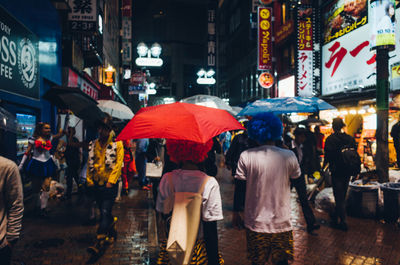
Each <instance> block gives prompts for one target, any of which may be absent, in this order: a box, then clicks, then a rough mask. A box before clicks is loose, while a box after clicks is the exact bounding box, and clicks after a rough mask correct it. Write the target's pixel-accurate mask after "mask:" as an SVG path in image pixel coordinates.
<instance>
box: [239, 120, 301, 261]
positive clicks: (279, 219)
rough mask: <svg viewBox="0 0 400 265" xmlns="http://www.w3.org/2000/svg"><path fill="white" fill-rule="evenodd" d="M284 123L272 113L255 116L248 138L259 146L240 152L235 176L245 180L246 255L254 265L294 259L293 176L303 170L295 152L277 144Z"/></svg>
mask: <svg viewBox="0 0 400 265" xmlns="http://www.w3.org/2000/svg"><path fill="white" fill-rule="evenodd" d="M282 131H283V128H282V122H281V121H280V120H279V119H278V118H277V117H276V116H274V115H273V114H271V113H262V114H259V115H256V116H254V117H253V118H252V119H251V120H250V121H249V124H248V134H249V137H250V138H251V139H253V140H255V141H257V142H258V144H259V146H258V147H255V148H252V149H248V150H246V151H244V152H243V153H242V154H241V155H240V159H239V162H238V167H237V170H236V175H235V178H237V179H240V180H246V182H247V183H246V200H245V210H244V226H245V227H246V237H247V256H248V258H249V259H250V260H251V262H252V264H253V265H263V264H265V262H266V261H267V260H268V258H269V256H271V260H272V263H273V264H279V265H282V264H288V261H289V260H292V259H293V233H292V225H291V223H290V213H291V208H290V179H296V178H298V177H299V176H300V174H301V171H300V167H299V163H298V161H297V158H296V155H295V154H294V153H293V152H292V151H290V150H285V149H282V148H279V147H276V146H275V141H277V140H279V139H281V137H282Z"/></svg>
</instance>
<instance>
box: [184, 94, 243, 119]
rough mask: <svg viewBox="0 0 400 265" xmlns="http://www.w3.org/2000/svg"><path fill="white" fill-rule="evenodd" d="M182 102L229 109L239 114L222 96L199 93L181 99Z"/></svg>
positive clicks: (234, 113)
mask: <svg viewBox="0 0 400 265" xmlns="http://www.w3.org/2000/svg"><path fill="white" fill-rule="evenodd" d="M181 102H185V103H191V104H196V105H201V106H205V107H210V108H214V109H223V110H226V111H228V112H229V113H231V114H232V115H236V114H237V112H236V111H234V110H233V109H232V107H231V106H229V104H228V103H226V102H225V101H223V100H222V99H221V98H219V97H216V96H211V95H201V94H199V95H195V96H191V97H188V98H184V99H182V100H181Z"/></svg>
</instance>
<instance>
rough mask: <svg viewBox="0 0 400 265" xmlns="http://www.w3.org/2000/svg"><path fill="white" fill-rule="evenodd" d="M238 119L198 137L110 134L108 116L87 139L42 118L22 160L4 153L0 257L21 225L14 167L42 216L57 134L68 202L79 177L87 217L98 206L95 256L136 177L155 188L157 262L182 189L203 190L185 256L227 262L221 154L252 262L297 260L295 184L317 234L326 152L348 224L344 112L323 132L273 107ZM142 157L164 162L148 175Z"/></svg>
mask: <svg viewBox="0 0 400 265" xmlns="http://www.w3.org/2000/svg"><path fill="white" fill-rule="evenodd" d="M243 125H244V127H246V128H247V130H244V131H240V132H226V133H224V134H221V135H219V136H216V137H214V138H212V139H210V140H209V141H208V142H207V143H205V144H200V143H194V142H191V141H183V140H168V139H167V140H165V139H135V140H128V141H124V142H121V141H116V140H115V139H116V131H118V129H117V128H116V127H115V126H114V124H113V121H112V118H111V116H109V115H106V116H105V117H104V119H102V120H101V121H100V122H98V123H96V128H97V139H94V140H93V141H88V142H85V141H82V142H81V141H79V140H78V138H77V137H76V136H75V134H76V131H75V128H73V127H66V130H59V133H58V134H56V135H51V133H50V132H51V128H50V125H49V124H47V123H38V124H37V126H36V128H35V132H34V134H33V136H32V138H31V139H30V140H29V145H28V148H27V150H26V152H25V154H24V156H23V159H22V161H21V163H20V164H19V167H16V166H15V165H14V164H13V162H11V161H8V160H6V159H4V158H2V157H0V173H1V174H0V220H2V221H1V222H0V259H1V260H5V261H7V262H8V263H9V262H10V259H11V247H12V245H13V244H14V243H15V241H16V240H17V239H18V235H19V232H20V230H21V219H22V213H23V209H24V208H23V195H22V185H21V177H20V175H19V174H20V173H19V172H24V174H27V175H29V177H30V178H31V181H32V189H33V198H34V202H35V212H36V213H37V216H38V217H40V218H46V217H48V215H49V213H48V211H47V210H46V208H47V204H48V203H47V201H48V199H49V197H50V196H51V194H49V193H50V183H51V180H55V181H58V182H61V180H60V177H59V175H58V172H59V170H60V163H55V161H54V158H53V156H52V154H53V153H55V152H56V151H57V150H54V149H55V148H54V146H59V141H61V139H64V140H63V141H65V145H64V146H65V150H64V152H63V154H64V157H65V163H66V170H65V184H66V187H65V191H64V192H63V193H64V196H63V197H62V199H65V200H66V201H67V202H70V201H71V196H72V194H73V186H74V182H75V183H76V186H77V191H78V194H79V195H80V197H81V196H85V197H86V202H87V203H86V204H85V205H86V207H87V208H88V209H89V210H90V213H89V215H88V219H89V220H92V221H94V220H95V217H96V214H95V209H94V206H95V205H96V206H97V207H98V209H99V210H100V211H99V213H100V214H99V216H100V217H99V220H98V229H97V235H96V240H95V244H94V245H93V246H90V247H89V248H88V252H89V253H91V254H92V255H100V254H101V253H102V251H104V250H105V249H106V247H107V246H109V245H111V244H112V243H113V242H114V240H115V239H116V235H117V229H116V223H117V220H118V219H117V217H115V216H113V214H112V208H113V205H114V203H115V202H116V201H117V202H118V201H120V198H121V195H122V196H123V195H128V194H129V190H130V188H131V187H132V183H133V182H134V181H137V182H138V184H139V187H140V189H142V190H144V191H147V190H152V191H153V197H154V202H155V210H156V211H157V212H158V214H157V216H158V218H159V219H160V220H159V221H160V222H159V223H161V224H162V225H161V227H163V228H164V232H165V237H164V241H162V244H161V247H160V254H159V258H158V263H157V264H169V262H170V260H171V258H173V259H175V258H176V255H173V254H172V252H171V250H170V249H169V247H171V242H170V241H168V240H171V236H172V235H175V234H176V231H172V230H169V228H170V226H171V225H172V224H171V220H174V219H177V217H176V216H175V217H174V215H177V214H178V213H176V212H179V211H178V210H177V209H176V210H175V207H178V206H176V205H177V204H176V200H178V199H177V198H186V197H182V196H183V195H179V194H187V193H191V194H200V197H201V204H199V207H200V208H199V209H200V210H199V211H200V212H201V214H200V215H199V216H200V217H199V218H200V219H199V228H197V227H195V228H189V229H188V230H190V229H195V231H194V234H195V235H197V237H196V238H197V240H196V241H195V242H194V243H193V246H192V247H189V249H190V250H191V249H194V251H193V253H195V254H193V255H191V256H190V259H191V263H190V264H210V265H211V264H223V263H224V261H223V257H222V256H221V255H220V253H219V248H218V229H217V221H220V220H222V219H223V214H222V201H221V194H220V189H219V184H218V178H216V177H217V173H218V167H217V165H218V162H219V160H220V159H219V158H222V160H221V161H222V162H223V163H225V165H226V167H227V168H228V169H229V170H231V172H232V181H234V183H235V193H234V200H233V202H231V203H232V205H233V209H234V214H233V216H232V224H233V226H234V227H236V228H239V229H241V228H245V229H246V238H247V256H248V258H249V260H251V262H252V264H254V265H255V264H264V263H265V261H266V260H268V259H269V258H270V259H271V261H272V263H273V264H288V262H289V261H290V260H292V259H293V232H292V226H291V222H290V218H291V208H290V192H291V189H292V188H293V187H294V188H295V190H296V192H297V195H298V201H299V203H300V205H301V208H302V212H303V215H304V218H305V220H306V224H307V228H306V230H307V232H308V233H310V234H312V235H317V234H316V233H315V232H316V230H318V229H319V227H320V226H319V224H318V222H317V220H316V218H315V216H314V213H313V210H312V208H311V206H310V202H309V199H308V194H307V189H306V184H307V183H308V182H309V181H312V180H313V178H314V173H315V172H318V171H320V170H321V157H322V155H324V157H325V159H324V161H323V163H324V166H323V167H322V168H324V167H325V165H329V169H330V172H331V174H332V186H333V192H334V197H335V202H336V208H335V211H334V212H332V213H331V218H332V220H331V224H332V226H333V227H334V228H338V229H341V230H344V231H346V230H347V224H346V215H345V197H346V192H347V188H348V183H349V180H350V176H351V174H349V172H346V171H343V170H342V168H343V161H342V159H341V155H340V152H341V151H342V150H343V148H344V147H348V148H355V141H354V139H353V138H352V137H351V136H349V135H347V134H345V133H344V132H343V131H342V129H343V128H344V127H345V124H344V122H343V120H342V119H340V118H336V119H334V120H333V123H332V128H333V134H332V135H330V136H329V137H328V138H327V139H326V141H325V139H324V135H323V134H322V133H321V132H320V130H319V126H315V128H314V131H311V128H310V127H309V126H305V127H300V126H297V127H296V128H293V126H290V125H286V124H285V125H284V124H282V122H281V120H280V119H279V118H278V117H276V116H274V115H272V114H269V113H268V114H267V113H264V114H259V115H255V116H254V117H252V119H250V120H249V121H246V122H244V123H243ZM148 162H152V163H158V162H160V163H162V164H163V172H162V174H161V176H160V177H159V178H153V179H152V180H150V179H149V178H148V176H147V175H146V164H147V163H148ZM193 196H194V195H193ZM4 198H6V199H4ZM174 198H175V201H174ZM183 201H185V200H183ZM181 221H183V220H181ZM174 226H175V227H176V224H174ZM200 231H201V232H200ZM192 232H193V231H192ZM171 234H172V235H171ZM192 234H193V233H192ZM177 242H178V241H177ZM175 250H176V246H175ZM205 261H207V262H208V263H205ZM7 262H6V263H5V264H8V263H7Z"/></svg>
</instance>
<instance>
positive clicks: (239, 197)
mask: <svg viewBox="0 0 400 265" xmlns="http://www.w3.org/2000/svg"><path fill="white" fill-rule="evenodd" d="M245 199H246V181H245V180H239V179H235V193H234V195H233V210H234V211H235V212H241V211H243V210H244V203H245Z"/></svg>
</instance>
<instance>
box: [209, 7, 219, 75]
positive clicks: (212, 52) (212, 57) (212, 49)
mask: <svg viewBox="0 0 400 265" xmlns="http://www.w3.org/2000/svg"><path fill="white" fill-rule="evenodd" d="M207 33H208V42H207V66H209V67H214V66H215V63H216V46H217V42H216V40H217V39H216V29H215V9H209V10H208V29H207Z"/></svg>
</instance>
